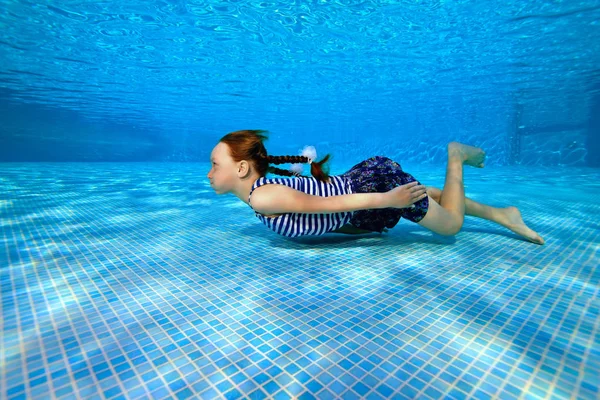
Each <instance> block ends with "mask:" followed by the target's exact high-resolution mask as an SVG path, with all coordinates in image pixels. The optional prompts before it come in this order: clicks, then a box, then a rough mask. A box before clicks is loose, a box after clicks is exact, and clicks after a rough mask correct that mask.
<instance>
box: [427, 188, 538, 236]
mask: <svg viewBox="0 0 600 400" xmlns="http://www.w3.org/2000/svg"><path fill="white" fill-rule="evenodd" d="M427 194H428V195H429V196H430V197H431V198H432V199H433V200H435V201H436V202H437V203H438V204H439V203H440V200H441V197H442V194H443V193H442V191H441V190H440V189H438V188H434V187H428V188H427ZM465 215H470V216H473V217H477V218H483V219H485V220H488V221H492V222H495V223H497V224H499V225H502V226H503V227H505V228H507V229H510V230H511V231H513V232H515V233H516V234H518V235H521V236H523V237H524V238H526V239H527V240H530V241H532V242H534V243H538V244H544V239H542V237H541V236H540V235H538V234H537V233H536V232H535V231H533V230H531V229H530V228H529V227H527V225H525V222H523V218H522V217H521V212H520V211H519V209H517V208H516V207H506V208H497V207H491V206H488V205H486V204H482V203H478V202H476V201H474V200H471V199H469V198H468V197H465Z"/></svg>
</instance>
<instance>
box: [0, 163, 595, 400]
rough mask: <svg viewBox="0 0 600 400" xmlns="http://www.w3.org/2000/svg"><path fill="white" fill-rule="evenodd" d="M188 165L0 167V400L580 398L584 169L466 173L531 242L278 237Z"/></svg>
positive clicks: (589, 234)
mask: <svg viewBox="0 0 600 400" xmlns="http://www.w3.org/2000/svg"><path fill="white" fill-rule="evenodd" d="M434 169H435V171H434V173H433V174H432V173H431V172H430V168H429V167H428V168H425V167H423V168H416V169H411V170H409V172H411V173H414V174H415V175H416V176H418V177H419V179H420V180H422V181H423V182H424V183H426V184H433V185H441V184H442V183H443V173H442V172H443V168H442V167H435V168H434ZM207 171H208V165H207V164H3V165H0V196H1V197H0V216H1V220H0V223H1V227H0V232H1V234H0V240H2V245H1V246H0V261H1V263H0V277H1V282H2V286H1V290H2V303H1V304H2V309H1V312H2V322H1V323H2V327H1V330H2V332H1V333H2V339H1V342H0V343H1V353H0V358H1V381H0V390H1V392H0V398H8V399H16V398H48V397H54V398H61V399H62V398H84V399H88V398H111V399H113V398H178V399H183V398H203V399H222V398H227V399H234V398H250V399H261V398H273V399H288V398H299V399H313V398H316V399H334V398H342V399H358V398H366V399H385V398H398V399H414V398H419V399H439V398H456V399H462V398H476V399H486V398H502V399H511V398H531V399H534V398H558V399H564V398H582V399H592V398H598V396H600V393H599V388H598V385H599V379H598V377H599V376H600V293H599V292H600V270H599V269H598V264H599V256H598V249H599V247H600V245H599V235H600V229H599V228H600V223H599V222H598V221H599V220H600V219H599V216H600V187H599V186H598V183H597V182H600V173H599V172H598V170H595V171H594V170H575V169H563V170H561V171H557V170H556V169H548V170H533V169H518V168H496V169H493V168H492V169H486V170H481V171H480V170H474V169H469V170H467V171H466V178H465V181H466V183H467V194H468V195H469V196H471V197H473V198H475V199H477V200H480V201H485V202H489V203H491V204H494V205H509V204H513V205H516V206H519V207H520V208H521V210H522V212H523V215H524V217H525V219H526V221H527V222H529V223H530V224H531V226H532V227H533V228H534V229H536V230H538V231H539V232H540V233H541V234H542V236H544V238H545V239H546V241H547V244H546V245H545V246H536V245H534V244H531V243H528V242H524V241H521V240H518V239H516V238H515V236H514V235H513V234H511V233H509V232H506V231H504V230H503V229H502V228H497V227H495V226H493V225H492V224H491V223H488V222H485V221H480V220H474V219H471V218H468V219H467V220H466V223H465V226H464V229H463V232H461V233H460V234H458V235H457V236H456V237H455V238H444V237H440V236H436V235H433V234H431V233H429V232H427V231H425V230H424V229H422V228H420V227H418V226H417V225H414V224H411V223H410V222H405V221H402V222H401V223H400V224H399V225H398V226H397V227H396V228H394V229H393V230H390V231H389V233H387V234H383V235H378V234H370V235H360V236H350V235H349V236H344V235H330V236H322V237H315V238H306V239H296V240H294V239H286V238H283V237H279V236H277V235H276V234H275V233H272V232H271V231H268V230H267V229H266V227H264V226H263V225H262V224H261V223H260V221H259V220H258V219H256V218H255V217H254V216H253V213H252V211H251V210H250V209H249V208H248V207H247V206H246V205H245V204H243V203H241V202H240V201H239V200H237V198H235V197H233V196H232V195H228V196H215V195H214V194H213V193H212V191H211V189H210V187H209V186H208V185H207V184H206V183H207V182H206V178H205V176H206V172H207ZM332 172H334V171H332ZM339 172H343V171H338V173H339Z"/></svg>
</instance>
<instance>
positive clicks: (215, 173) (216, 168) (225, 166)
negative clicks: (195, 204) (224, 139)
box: [208, 143, 238, 194]
mask: <svg viewBox="0 0 600 400" xmlns="http://www.w3.org/2000/svg"><path fill="white" fill-rule="evenodd" d="M210 163H211V168H210V171H208V179H209V180H210V186H211V187H212V188H213V190H214V191H215V192H216V193H217V194H223V193H229V192H230V191H231V189H233V187H234V184H235V182H236V180H237V179H238V176H237V174H236V171H237V166H236V163H235V162H234V161H233V159H232V158H231V157H230V156H229V148H228V147H227V145H226V144H225V143H219V144H217V145H216V146H215V148H214V149H213V151H212V153H211V154H210Z"/></svg>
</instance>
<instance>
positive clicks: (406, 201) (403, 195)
mask: <svg viewBox="0 0 600 400" xmlns="http://www.w3.org/2000/svg"><path fill="white" fill-rule="evenodd" d="M384 196H385V201H384V203H385V204H386V205H385V207H393V208H407V207H410V206H412V205H413V204H414V203H416V202H417V201H419V200H422V199H424V198H425V197H426V196H427V190H426V189H425V186H423V185H419V184H418V182H416V181H415V182H411V183H407V184H406V185H401V186H397V187H395V188H393V189H392V190H388V191H387V192H385V193H384Z"/></svg>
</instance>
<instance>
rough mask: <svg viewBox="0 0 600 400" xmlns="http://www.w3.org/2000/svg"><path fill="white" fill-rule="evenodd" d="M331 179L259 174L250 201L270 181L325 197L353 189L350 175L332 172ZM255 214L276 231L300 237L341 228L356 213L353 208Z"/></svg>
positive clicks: (284, 234) (342, 193) (349, 192)
mask: <svg viewBox="0 0 600 400" xmlns="http://www.w3.org/2000/svg"><path fill="white" fill-rule="evenodd" d="M329 179H330V182H329V183H324V182H321V181H319V180H318V179H316V178H313V177H294V178H266V177H264V176H263V177H261V178H258V179H257V180H256V182H254V185H252V189H251V190H250V195H249V196H248V203H250V197H251V196H252V192H253V191H254V189H256V188H257V187H260V186H262V185H266V184H279V185H285V186H288V187H291V188H292V189H296V190H299V191H301V192H304V193H308V194H312V195H314V196H322V197H329V196H339V195H344V194H352V193H353V192H352V185H351V183H350V179H349V178H344V177H342V176H330V177H329ZM250 207H252V205H250ZM255 214H256V216H257V217H258V219H260V220H261V221H262V223H263V224H265V225H266V226H267V227H268V228H269V229H271V230H272V231H274V232H276V233H278V234H280V235H283V236H287V237H297V236H306V235H311V236H318V235H323V234H325V233H327V232H330V231H334V230H336V229H339V228H341V227H342V226H344V225H346V224H347V223H349V222H350V219H351V218H352V214H353V213H352V212H350V211H348V212H340V213H332V214H304V213H286V214H282V215H280V216H278V217H274V218H268V217H265V216H264V215H262V214H260V213H258V212H255Z"/></svg>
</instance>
